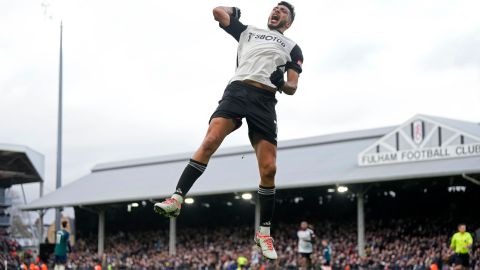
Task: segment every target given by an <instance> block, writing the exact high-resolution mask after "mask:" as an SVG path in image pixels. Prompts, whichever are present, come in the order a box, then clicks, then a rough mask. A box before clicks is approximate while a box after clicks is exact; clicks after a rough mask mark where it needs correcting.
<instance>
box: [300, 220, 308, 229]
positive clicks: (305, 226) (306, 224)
mask: <svg viewBox="0 0 480 270" xmlns="http://www.w3.org/2000/svg"><path fill="white" fill-rule="evenodd" d="M300 228H302V230H306V229H307V228H308V223H307V222H305V221H304V222H302V223H300Z"/></svg>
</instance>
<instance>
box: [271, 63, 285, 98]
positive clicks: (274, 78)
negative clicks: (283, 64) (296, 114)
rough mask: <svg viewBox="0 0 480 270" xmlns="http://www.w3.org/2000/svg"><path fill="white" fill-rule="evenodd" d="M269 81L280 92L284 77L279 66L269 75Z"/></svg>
mask: <svg viewBox="0 0 480 270" xmlns="http://www.w3.org/2000/svg"><path fill="white" fill-rule="evenodd" d="M270 81H271V82H272V84H273V85H275V86H276V87H277V90H278V91H280V92H281V89H282V87H283V85H284V84H285V79H284V78H283V70H281V69H280V68H279V67H277V69H276V70H275V71H274V72H273V73H272V74H271V75H270Z"/></svg>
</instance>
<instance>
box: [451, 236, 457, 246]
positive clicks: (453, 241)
mask: <svg viewBox="0 0 480 270" xmlns="http://www.w3.org/2000/svg"><path fill="white" fill-rule="evenodd" d="M455 236H456V234H454V235H453V236H452V239H451V240H450V248H455Z"/></svg>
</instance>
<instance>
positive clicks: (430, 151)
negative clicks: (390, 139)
mask: <svg viewBox="0 0 480 270" xmlns="http://www.w3.org/2000/svg"><path fill="white" fill-rule="evenodd" d="M472 156H480V143H476V144H462V145H452V146H445V147H432V148H423V149H410V150H402V151H397V152H384V153H374V154H364V155H362V156H359V157H358V164H359V165H360V166H370V165H381V164H391V163H401V162H415V161H427V160H437V159H447V158H463V157H472Z"/></svg>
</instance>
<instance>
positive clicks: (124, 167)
mask: <svg viewBox="0 0 480 270" xmlns="http://www.w3.org/2000/svg"><path fill="white" fill-rule="evenodd" d="M410 133H411V134H410ZM410 135H411V136H410ZM414 139H415V142H414ZM442 143H443V145H442ZM190 156H191V153H184V154H178V155H170V156H163V157H155V158H146V159H138V160H130V161H120V162H112V163H106V164H99V165H97V166H95V167H94V168H93V169H92V171H91V173H90V174H88V175H86V176H84V177H82V178H80V179H78V180H76V181H74V182H72V183H70V184H68V185H66V186H64V187H62V188H61V189H59V190H57V191H54V192H52V193H49V194H47V195H46V196H44V197H42V198H40V199H38V200H36V201H33V202H32V203H30V204H29V205H27V206H25V207H23V209H24V210H35V209H43V208H51V207H58V206H79V205H82V206H85V205H99V204H111V203H118V202H126V201H136V200H148V199H159V198H163V197H167V196H170V194H171V192H172V191H173V190H174V188H175V185H176V182H177V179H178V177H179V175H180V174H181V172H182V170H183V168H184V167H185V165H186V161H187V160H188V159H189V157H190ZM393 157H394V159H393ZM277 164H278V169H277V177H276V186H277V188H278V189H287V188H299V187H313V186H325V185H338V184H354V183H368V182H379V181H389V180H400V179H418V178H430V177H439V176H449V175H460V174H463V173H467V174H473V173H480V125H479V124H478V123H472V122H464V121H457V120H452V119H446V118H440V117H432V116H426V115H416V116H414V117H412V118H411V119H409V120H408V121H406V122H405V123H403V124H402V125H399V126H394V127H385V128H377V129H369V130H361V131H352V132H346V133H337V134H331V135H324V136H317V137H311V138H303V139H296V140H288V141H281V142H279V144H278V157H277ZM258 178H259V176H258V169H257V161H256V158H255V154H254V152H253V151H252V148H251V146H244V147H233V148H225V149H222V150H219V151H218V152H217V153H216V154H215V155H214V156H213V157H212V159H211V161H210V163H209V165H208V168H207V170H206V171H205V173H204V175H203V176H202V177H201V178H200V179H199V180H198V181H197V182H196V183H195V185H194V187H193V188H192V190H191V191H190V193H189V194H190V195H191V196H195V195H208V194H221V193H229V192H243V191H254V190H256V189H257V187H258Z"/></svg>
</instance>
